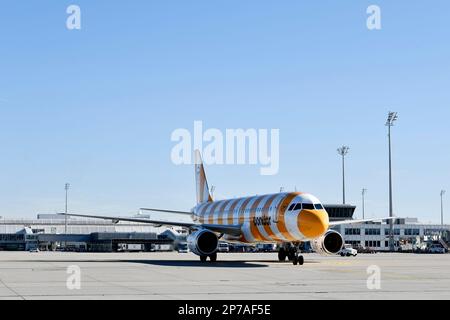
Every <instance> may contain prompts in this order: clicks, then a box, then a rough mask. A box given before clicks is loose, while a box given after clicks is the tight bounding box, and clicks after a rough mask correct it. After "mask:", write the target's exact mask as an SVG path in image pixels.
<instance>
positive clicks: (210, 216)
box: [208, 202, 220, 224]
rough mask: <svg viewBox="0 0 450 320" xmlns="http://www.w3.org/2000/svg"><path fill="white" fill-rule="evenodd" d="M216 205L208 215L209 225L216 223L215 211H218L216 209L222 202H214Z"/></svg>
mask: <svg viewBox="0 0 450 320" xmlns="http://www.w3.org/2000/svg"><path fill="white" fill-rule="evenodd" d="M213 203H214V204H213V205H212V208H211V211H209V214H208V223H209V224H213V223H214V211H215V210H216V208H217V207H218V206H219V204H220V202H213Z"/></svg>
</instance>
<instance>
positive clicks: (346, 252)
mask: <svg viewBox="0 0 450 320" xmlns="http://www.w3.org/2000/svg"><path fill="white" fill-rule="evenodd" d="M340 255H341V257H350V256H353V257H356V256H357V255H358V251H356V250H355V249H353V247H352V246H351V245H350V244H346V245H345V246H344V248H342V250H341V253H340Z"/></svg>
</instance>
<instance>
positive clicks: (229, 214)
mask: <svg viewBox="0 0 450 320" xmlns="http://www.w3.org/2000/svg"><path fill="white" fill-rule="evenodd" d="M240 201H241V199H236V200H235V201H234V203H233V204H232V205H231V208H230V210H228V220H227V223H228V225H232V224H233V223H234V221H233V216H234V209H236V206H237V205H238V203H239V202H240Z"/></svg>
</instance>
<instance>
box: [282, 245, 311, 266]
mask: <svg viewBox="0 0 450 320" xmlns="http://www.w3.org/2000/svg"><path fill="white" fill-rule="evenodd" d="M286 258H288V260H289V261H291V262H292V263H293V264H294V266H296V265H301V266H302V265H303V264H304V263H305V259H304V258H303V256H302V255H300V253H299V250H298V246H296V245H292V244H289V245H284V246H281V247H280V249H279V251H278V260H279V261H281V262H284V261H286Z"/></svg>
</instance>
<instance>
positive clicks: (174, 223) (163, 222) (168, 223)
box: [61, 213, 197, 228]
mask: <svg viewBox="0 0 450 320" xmlns="http://www.w3.org/2000/svg"><path fill="white" fill-rule="evenodd" d="M61 215H63V216H68V217H78V218H91V219H102V220H112V221H113V222H115V223H117V222H119V221H127V222H138V223H148V224H153V225H155V226H174V227H186V228H190V227H193V226H196V225H197V224H195V223H194V222H192V223H190V222H180V221H166V220H151V219H145V218H123V217H108V216H96V215H87V214H72V213H70V214H69V213H68V214H65V213H61Z"/></svg>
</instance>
